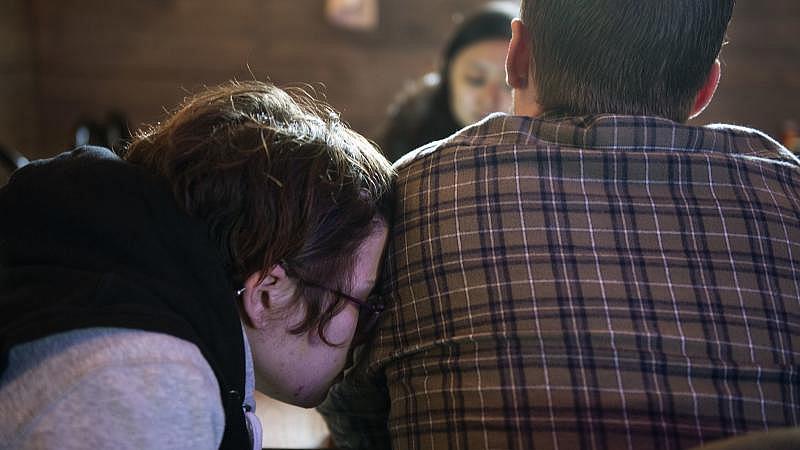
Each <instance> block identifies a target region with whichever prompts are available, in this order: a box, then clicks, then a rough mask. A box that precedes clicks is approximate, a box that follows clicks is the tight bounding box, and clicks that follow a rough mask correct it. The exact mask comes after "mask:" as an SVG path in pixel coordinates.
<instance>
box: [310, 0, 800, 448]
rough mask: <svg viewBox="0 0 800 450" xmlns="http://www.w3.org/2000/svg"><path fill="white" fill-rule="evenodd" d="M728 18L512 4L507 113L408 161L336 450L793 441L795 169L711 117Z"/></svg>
mask: <svg viewBox="0 0 800 450" xmlns="http://www.w3.org/2000/svg"><path fill="white" fill-rule="evenodd" d="M733 4H734V0H570V1H563V0H530V1H523V3H522V14H521V15H522V20H521V21H520V20H515V21H514V22H513V23H512V29H513V38H512V41H511V44H510V47H509V53H508V59H507V81H508V83H509V85H510V86H511V87H512V88H513V92H514V99H515V104H514V114H515V115H513V116H511V115H505V114H495V115H492V116H489V117H488V118H486V119H484V120H483V121H481V122H479V123H477V124H475V125H472V126H470V127H467V128H466V129H464V130H461V131H459V132H458V133H456V134H455V135H454V136H451V137H449V138H447V139H445V140H442V141H439V142H434V143H431V144H430V145H427V146H425V147H422V148H421V149H418V150H416V151H414V152H412V153H411V154H409V155H407V156H406V157H405V158H404V159H403V160H401V161H400V162H399V163H398V164H397V166H396V168H397V170H398V178H397V182H396V191H397V198H398V203H397V206H396V211H395V224H394V230H393V233H392V237H391V243H390V248H389V254H388V258H387V263H386V266H385V268H384V277H383V278H384V280H383V283H382V289H381V292H380V294H381V295H380V297H381V299H382V301H384V302H385V303H386V312H385V316H384V317H383V319H382V321H381V323H380V326H379V329H378V332H377V336H376V339H375V341H374V342H373V343H372V346H371V347H369V348H360V349H358V350H357V351H356V355H355V357H356V365H355V366H354V367H353V368H352V369H351V370H350V371H349V373H348V374H347V376H346V377H345V379H344V381H343V382H342V383H341V384H340V385H338V386H337V387H335V388H334V389H333V390H332V391H331V393H330V394H329V397H328V400H327V401H326V403H325V404H324V405H323V407H322V408H321V411H322V412H323V414H324V415H325V416H326V418H327V420H328V423H329V425H330V427H331V431H332V433H333V436H334V440H335V442H336V444H337V445H338V446H339V447H341V448H388V447H389V446H390V445H391V446H392V447H393V448H396V449H439V448H447V449H459V450H466V449H626V448H627V449H675V448H687V447H692V446H695V445H699V444H703V443H708V442H710V441H712V440H715V439H719V438H723V437H726V436H730V435H736V434H741V433H746V432H750V431H756V430H766V429H771V428H776V427H784V426H797V425H800V372H799V370H800V160H798V159H797V157H795V156H794V155H792V154H791V153H789V152H788V151H787V150H786V149H785V148H783V147H781V146H780V145H779V144H777V143H776V142H775V141H773V140H772V139H770V138H769V137H767V136H765V135H764V134H762V133H760V132H758V131H754V130H750V129H746V128H741V127H732V126H710V127H692V126H688V125H685V124H684V123H685V122H686V121H687V119H688V118H689V117H691V116H692V115H694V114H697V113H699V112H700V111H701V110H702V109H703V108H704V107H705V106H706V105H707V104H708V102H709V101H710V99H711V96H712V94H713V93H714V90H715V88H716V85H717V83H718V81H719V76H720V64H719V61H718V60H717V59H716V58H717V56H718V55H719V52H720V49H721V46H722V44H723V39H724V34H725V30H726V27H727V25H728V22H729V20H730V17H731V14H732V9H733Z"/></svg>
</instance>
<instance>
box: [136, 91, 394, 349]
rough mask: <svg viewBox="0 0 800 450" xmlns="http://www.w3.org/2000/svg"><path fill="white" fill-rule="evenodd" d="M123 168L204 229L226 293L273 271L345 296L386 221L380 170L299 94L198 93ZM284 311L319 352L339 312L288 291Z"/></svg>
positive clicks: (336, 304) (303, 290) (379, 162)
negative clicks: (149, 178)
mask: <svg viewBox="0 0 800 450" xmlns="http://www.w3.org/2000/svg"><path fill="white" fill-rule="evenodd" d="M123 157H124V158H125V159H126V160H127V161H129V162H131V163H133V164H137V165H140V166H145V167H147V168H148V169H150V170H152V171H153V172H155V173H156V174H158V175H160V176H161V177H163V178H164V179H166V181H167V182H168V183H169V185H170V186H171V188H172V192H173V194H174V196H175V199H176V200H177V202H178V204H179V205H180V206H181V207H182V208H183V209H184V210H185V211H186V212H187V213H188V214H189V215H191V216H193V217H197V218H199V219H202V220H204V221H205V222H206V223H207V224H208V227H209V234H210V237H211V239H212V240H213V241H214V242H215V243H216V245H217V247H218V249H219V251H220V254H221V255H222V258H223V260H224V263H225V265H226V268H227V271H228V274H229V276H230V278H231V281H232V283H234V284H235V285H237V286H239V285H241V284H242V283H243V282H244V280H245V279H246V278H247V277H248V276H250V275H251V274H253V273H256V272H259V273H260V274H261V275H262V277H263V276H266V274H267V271H269V270H270V269H271V268H272V267H273V266H275V265H277V264H284V265H286V266H288V267H286V269H287V270H289V271H290V273H291V274H292V275H294V276H295V277H296V278H297V279H298V280H300V279H306V280H313V281H314V282H317V283H321V284H324V285H326V286H331V287H335V288H338V289H340V290H342V291H344V292H347V289H348V288H349V283H350V280H351V277H352V271H353V267H354V265H355V260H354V258H355V257H354V255H355V253H356V251H357V250H358V247H359V246H360V245H361V243H362V242H363V240H364V239H365V238H366V237H367V236H369V235H370V234H371V233H372V232H374V230H375V227H376V223H383V224H386V223H387V222H388V220H389V214H390V210H391V207H390V186H391V178H392V169H391V166H390V165H389V162H388V161H387V160H386V159H385V158H384V157H383V156H382V155H381V154H380V152H378V150H376V149H375V147H374V146H373V145H372V144H370V143H369V142H368V141H367V140H366V139H364V138H363V137H362V136H360V135H359V134H357V133H355V132H354V131H352V130H351V129H349V128H348V127H347V126H346V125H345V124H344V123H342V122H341V121H340V119H339V116H338V114H337V113H336V112H335V111H334V110H333V109H331V108H330V107H329V106H327V105H325V104H324V103H322V102H319V101H317V100H314V99H313V98H312V97H311V96H309V95H308V94H307V93H305V92H304V91H302V90H300V89H295V90H291V89H287V90H282V89H279V88H277V87H275V86H274V85H272V84H269V83H263V82H256V81H253V82H231V83H229V84H225V85H221V86H218V87H215V88H211V89H207V90H205V91H204V92H202V93H200V94H198V95H196V96H194V97H192V98H189V99H188V100H186V102H185V103H184V104H183V106H182V107H181V108H180V109H178V110H177V111H176V112H174V113H173V114H172V115H170V116H169V117H168V118H167V119H166V121H165V122H164V123H163V124H157V125H154V126H152V127H150V128H149V129H147V130H144V131H140V132H139V133H138V134H137V135H136V136H135V138H134V140H133V142H132V143H131V144H130V145H129V146H128V148H127V150H126V151H125V153H124V156H123ZM298 299H303V302H302V304H299V302H298V301H297V300H298ZM294 305H295V306H300V307H303V308H304V309H305V312H306V314H305V319H304V320H303V321H302V322H300V323H298V324H296V325H295V326H294V327H293V328H292V330H291V331H292V332H294V333H303V332H306V331H308V330H311V329H312V328H314V327H316V328H317V332H318V334H319V336H320V337H321V338H322V339H323V340H325V337H324V333H323V331H324V329H325V326H326V325H327V324H328V322H329V321H330V319H331V318H332V317H333V316H334V315H335V314H336V313H337V312H338V311H339V310H341V308H343V306H344V300H343V299H338V298H333V294H330V293H328V292H326V291H324V290H322V289H317V288H314V287H311V286H306V285H304V284H303V283H302V282H301V281H299V282H298V289H297V291H296V294H295V302H294ZM325 342H327V341H325Z"/></svg>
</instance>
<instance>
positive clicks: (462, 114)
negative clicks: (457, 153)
mask: <svg viewBox="0 0 800 450" xmlns="http://www.w3.org/2000/svg"><path fill="white" fill-rule="evenodd" d="M518 12H519V5H518V4H516V3H512V2H492V3H489V4H487V5H486V6H485V7H483V8H482V9H480V10H478V11H477V12H476V13H474V14H472V15H471V16H468V17H467V18H466V19H465V20H464V21H463V22H461V24H459V26H458V28H457V29H456V31H455V33H454V34H453V36H452V37H451V39H450V41H449V42H448V44H447V47H445V51H444V64H443V67H442V74H441V82H442V85H443V89H444V95H445V96H446V102H447V104H448V106H449V108H450V113H451V114H452V116H453V119H454V120H455V122H456V123H457V124H458V125H459V126H466V125H469V124H470V123H473V122H476V121H478V120H480V119H482V118H483V117H484V116H486V115H487V114H489V113H492V112H495V111H508V110H509V109H510V107H511V92H510V90H509V89H508V87H507V86H506V83H505V55H506V50H507V48H508V41H509V39H511V20H512V19H513V18H514V17H515V16H516V15H517V14H518Z"/></svg>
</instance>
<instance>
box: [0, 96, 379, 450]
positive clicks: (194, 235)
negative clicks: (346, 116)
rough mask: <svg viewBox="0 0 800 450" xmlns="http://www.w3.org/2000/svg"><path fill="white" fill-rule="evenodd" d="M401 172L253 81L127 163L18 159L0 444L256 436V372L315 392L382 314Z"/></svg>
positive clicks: (132, 444) (9, 219) (9, 241)
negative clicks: (382, 271)
mask: <svg viewBox="0 0 800 450" xmlns="http://www.w3.org/2000/svg"><path fill="white" fill-rule="evenodd" d="M390 183H391V168H390V166H389V164H388V162H387V161H386V159H385V158H383V157H382V156H381V155H380V154H379V152H378V151H377V150H376V149H375V148H374V147H373V146H372V145H370V144H369V143H368V142H367V141H366V140H365V139H364V138H362V137H361V136H359V135H358V134H356V133H355V132H353V131H351V130H350V129H348V128H347V127H346V126H345V125H344V124H342V123H341V122H340V121H339V119H338V117H337V115H336V114H335V113H334V111H332V110H331V109H330V108H328V107H327V106H325V105H322V104H320V103H317V102H315V101H314V100H312V99H311V98H310V97H309V96H307V95H304V94H302V93H300V92H293V93H287V92H286V91H283V90H281V89H278V88H276V87H274V86H272V85H269V84H265V83H258V82H250V83H231V84H228V85H224V86H220V87H217V88H214V89H210V90H207V91H206V92H203V93H201V94H199V95H197V96H196V97H194V98H192V99H189V100H188V101H187V102H186V103H185V104H184V105H183V107H182V108H180V109H179V110H177V112H175V113H174V114H173V115H171V116H170V117H169V118H168V119H167V120H166V121H165V122H164V123H163V124H159V125H156V126H154V127H152V128H151V129H149V130H146V131H144V132H140V134H139V135H138V136H137V137H136V138H135V139H134V141H133V143H132V144H131V145H130V146H129V147H128V149H127V151H126V152H125V154H124V156H123V157H122V158H120V157H118V156H116V155H115V154H113V153H112V152H110V151H109V150H107V149H103V148H98V147H83V148H79V149H76V150H74V151H72V152H68V153H65V154H62V155H60V156H58V157H56V158H53V159H50V160H44V161H38V162H34V163H32V164H30V165H29V166H27V167H25V168H23V169H21V170H19V171H17V172H16V173H15V174H14V175H13V176H12V178H11V180H10V182H9V183H8V185H7V186H5V187H4V188H3V189H2V190H0V211H1V212H2V217H3V220H2V221H0V277H1V278H0V355H2V359H1V360H0V416H2V417H3V418H4V419H3V420H2V421H0V442H2V443H3V444H2V445H0V447H3V446H8V447H9V448H51V447H59V448H88V447H99V448H108V447H114V448H189V447H192V448H216V447H218V446H221V447H222V448H242V447H243V446H249V447H252V448H260V444H261V439H260V425H259V424H258V421H257V419H256V418H255V416H254V415H253V409H254V406H255V405H254V404H253V400H252V392H253V387H254V386H253V385H254V379H255V380H256V381H257V382H258V388H259V390H262V391H264V392H265V393H266V394H268V395H271V396H273V397H275V398H278V399H280V400H283V401H286V402H289V403H294V404H298V405H303V406H312V405H315V404H317V403H319V402H320V401H321V400H322V399H323V398H324V396H325V393H326V392H327V389H328V387H329V385H330V384H331V383H332V382H333V380H334V379H335V378H336V376H337V375H338V374H339V373H340V372H341V370H342V368H343V366H344V362H345V359H346V355H347V352H348V349H349V347H350V345H351V343H352V342H353V340H357V339H359V338H360V337H361V336H363V335H364V333H365V332H366V331H368V330H367V328H368V327H369V325H370V324H371V323H374V321H375V320H376V319H377V316H378V313H379V312H380V311H381V306H380V305H375V304H372V303H370V302H369V300H367V298H368V295H369V293H370V291H371V290H372V288H373V285H374V283H375V279H376V276H377V271H378V266H379V262H380V258H381V254H382V252H383V248H384V244H385V241H386V232H387V231H386V230H387V225H388V217H389V212H390V205H389V203H390V202H389V191H390ZM254 375H255V376H254ZM3 448H5V447H3Z"/></svg>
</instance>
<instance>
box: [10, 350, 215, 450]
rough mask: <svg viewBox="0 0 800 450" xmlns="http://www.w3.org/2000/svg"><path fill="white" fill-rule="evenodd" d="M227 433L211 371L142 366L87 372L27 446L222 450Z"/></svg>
mask: <svg viewBox="0 0 800 450" xmlns="http://www.w3.org/2000/svg"><path fill="white" fill-rule="evenodd" d="M224 428H225V415H224V411H223V408H222V402H221V399H220V394H219V386H218V384H217V382H216V379H214V377H213V372H210V368H200V367H196V366H193V365H191V364H179V363H163V362H162V363H158V364H155V363H154V364H145V363H142V364H130V365H124V366H112V367H103V368H98V369H97V370H93V371H91V372H89V373H87V374H85V376H83V377H82V378H81V379H80V380H78V381H77V382H76V383H75V384H74V385H73V386H72V388H71V389H70V390H69V391H67V392H66V393H65V394H64V395H63V396H61V397H60V398H59V399H58V401H56V402H53V403H52V404H51V405H49V406H48V407H47V408H46V410H44V411H41V413H40V414H39V415H38V417H37V420H36V421H35V422H34V423H32V424H31V425H30V427H29V429H28V430H26V433H25V434H26V436H25V437H24V439H22V441H21V442H20V443H21V444H22V447H21V448H25V449H42V448H59V449H79V448H80V449H86V448H115V449H142V448H160V449H190V448H191V449H198V448H200V449H215V448H218V447H219V444H220V442H221V441H222V434H223V432H224Z"/></svg>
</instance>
